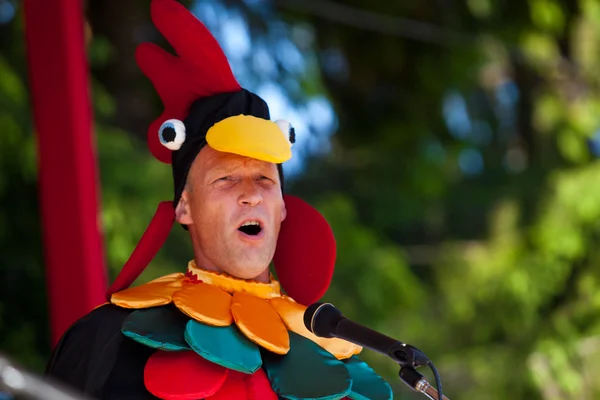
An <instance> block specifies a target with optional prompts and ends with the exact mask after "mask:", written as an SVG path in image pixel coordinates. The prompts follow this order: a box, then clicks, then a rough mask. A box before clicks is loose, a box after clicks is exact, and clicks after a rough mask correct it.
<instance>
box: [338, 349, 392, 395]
mask: <svg viewBox="0 0 600 400" xmlns="http://www.w3.org/2000/svg"><path fill="white" fill-rule="evenodd" d="M344 365H345V366H346V368H347V369H348V372H350V377H352V390H351V391H350V393H349V394H348V397H350V398H351V399H354V400H390V399H392V398H393V394H392V388H391V387H390V385H389V384H388V383H387V382H386V381H385V380H383V378H382V377H380V376H379V375H377V373H375V371H373V369H372V368H371V367H369V365H367V363H366V362H364V361H362V360H361V359H360V358H358V357H356V356H354V357H351V358H349V359H348V360H344Z"/></svg>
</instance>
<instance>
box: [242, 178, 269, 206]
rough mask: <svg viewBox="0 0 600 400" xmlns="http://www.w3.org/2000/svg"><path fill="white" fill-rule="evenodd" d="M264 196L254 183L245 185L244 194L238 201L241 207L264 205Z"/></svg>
mask: <svg viewBox="0 0 600 400" xmlns="http://www.w3.org/2000/svg"><path fill="white" fill-rule="evenodd" d="M262 200H263V198H262V194H261V192H260V189H259V188H257V187H256V185H254V184H253V183H245V184H244V186H243V187H242V193H241V194H240V197H239V199H238V203H239V204H240V205H241V206H256V205H259V204H260V203H262Z"/></svg>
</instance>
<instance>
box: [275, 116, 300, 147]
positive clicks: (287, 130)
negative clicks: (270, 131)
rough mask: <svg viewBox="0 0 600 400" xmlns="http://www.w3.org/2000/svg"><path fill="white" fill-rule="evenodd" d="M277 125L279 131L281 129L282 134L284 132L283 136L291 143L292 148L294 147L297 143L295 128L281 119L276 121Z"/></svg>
mask: <svg viewBox="0 0 600 400" xmlns="http://www.w3.org/2000/svg"><path fill="white" fill-rule="evenodd" d="M275 123H276V124H277V126H278V127H279V129H281V132H283V136H285V138H286V139H287V141H288V142H290V147H292V145H293V144H294V143H296V131H295V130H294V127H293V126H292V125H291V124H290V123H289V122H288V121H286V120H284V119H279V120H277V121H275Z"/></svg>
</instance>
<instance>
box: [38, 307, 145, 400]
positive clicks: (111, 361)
mask: <svg viewBox="0 0 600 400" xmlns="http://www.w3.org/2000/svg"><path fill="white" fill-rule="evenodd" d="M131 311H132V310H125V309H122V308H118V307H116V306H113V305H105V306H102V307H99V308H97V309H96V310H94V311H92V312H91V313H89V314H88V315H86V316H85V317H83V318H81V319H80V320H79V321H77V322H76V323H75V324H74V325H73V326H72V327H71V328H70V329H69V330H68V331H67V332H66V333H65V334H64V335H63V337H62V339H61V341H60V342H59V343H58V345H57V346H56V348H55V350H54V352H53V354H52V356H51V358H50V361H49V363H48V365H47V368H46V376H48V377H49V378H52V379H54V380H57V381H58V382H60V383H63V384H65V385H67V386H69V387H71V388H73V389H75V390H78V391H80V392H82V393H84V394H85V395H87V396H90V397H92V398H94V399H98V400H104V399H123V400H146V399H156V397H154V396H153V395H151V394H150V393H149V392H148V391H147V390H146V388H145V386H144V366H145V364H146V361H147V360H148V358H149V357H150V355H151V354H152V353H154V351H155V350H154V349H151V348H149V347H146V346H143V345H141V344H139V343H136V342H134V341H133V340H131V339H128V338H127V337H125V336H124V335H123V334H122V333H121V325H122V324H123V321H124V320H125V318H126V317H127V316H128V315H129V314H130V313H131Z"/></svg>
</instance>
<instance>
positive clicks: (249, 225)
mask: <svg viewBox="0 0 600 400" xmlns="http://www.w3.org/2000/svg"><path fill="white" fill-rule="evenodd" d="M238 231H240V232H243V233H245V234H246V235H249V236H256V235H258V234H259V233H260V232H261V231H262V227H261V226H260V222H258V221H247V222H244V223H243V224H242V226H240V227H239V228H238Z"/></svg>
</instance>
